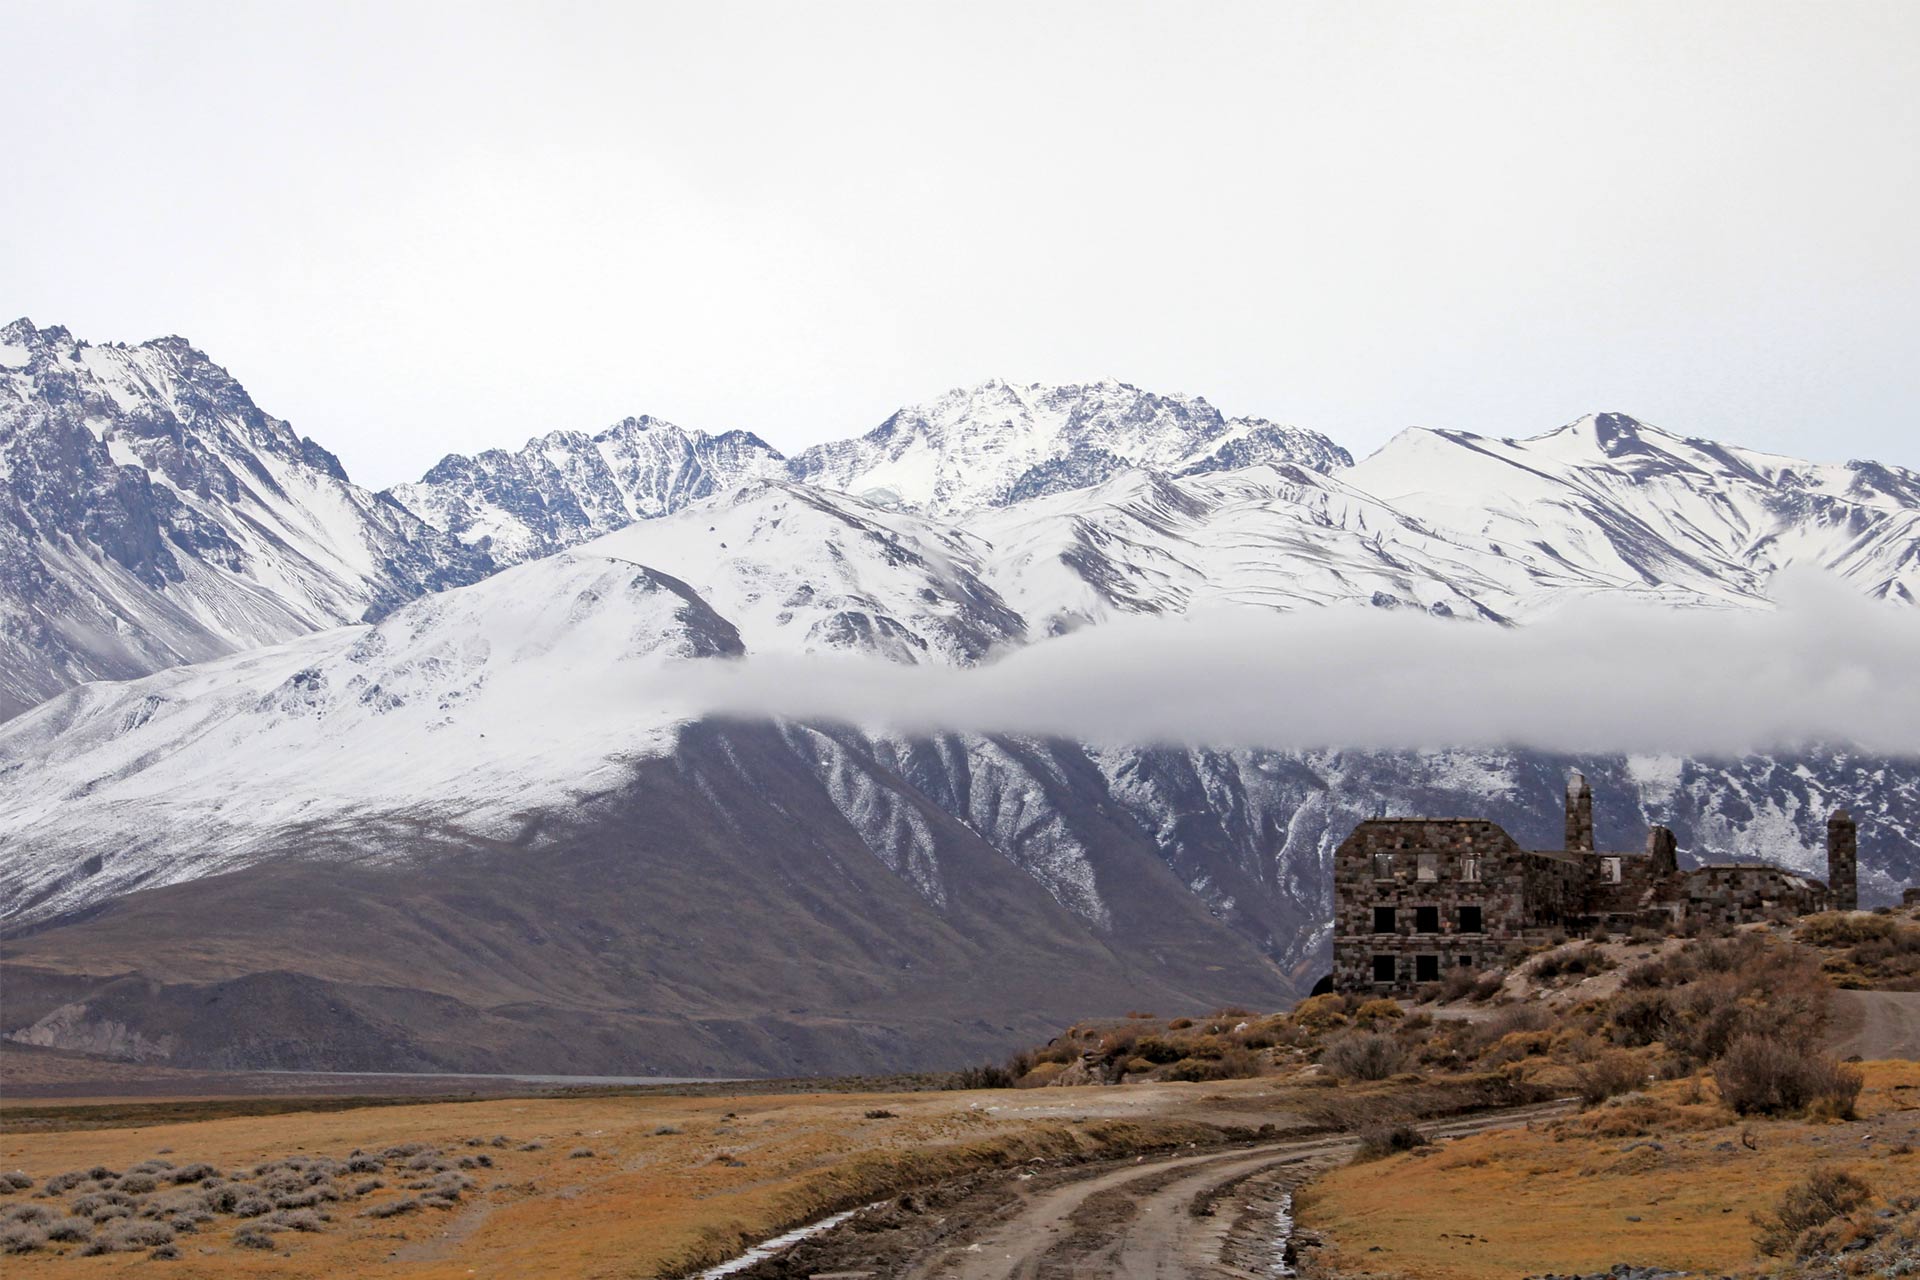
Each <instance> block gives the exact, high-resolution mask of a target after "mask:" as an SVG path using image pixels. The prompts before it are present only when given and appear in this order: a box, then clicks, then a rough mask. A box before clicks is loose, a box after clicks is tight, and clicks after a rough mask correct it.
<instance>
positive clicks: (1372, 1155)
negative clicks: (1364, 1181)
mask: <svg viewBox="0 0 1920 1280" xmlns="http://www.w3.org/2000/svg"><path fill="white" fill-rule="evenodd" d="M1426 1145H1427V1135H1426V1134H1424V1133H1422V1132H1420V1131H1419V1130H1418V1129H1416V1128H1414V1127H1413V1126H1412V1125H1410V1124H1383V1125H1373V1126H1371V1127H1370V1128H1366V1129H1362V1130H1361V1131H1360V1149H1359V1150H1358V1151H1356V1152H1354V1153H1353V1162H1354V1163H1355V1164H1359V1163H1361V1162H1363V1161H1366V1160H1380V1159H1384V1158H1385V1157H1387V1156H1390V1155H1396V1154H1398V1153H1399V1152H1402V1151H1411V1150H1413V1149H1414V1148H1415V1147H1424V1146H1426Z"/></svg>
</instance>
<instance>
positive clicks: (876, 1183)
mask: <svg viewBox="0 0 1920 1280" xmlns="http://www.w3.org/2000/svg"><path fill="white" fill-rule="evenodd" d="M1168 1088H1174V1086H1168ZM1131 1092H1132V1091H1129V1093H1131ZM1117 1093H1118V1091H1114V1090H1101V1089H1055V1090H1048V1091H1046V1094H1045V1095H1035V1094H1031V1093H1021V1094H1017V1095H1016V1094H1012V1093H1007V1092H994V1093H909V1094H811V1095H775V1096H740V1097H716V1098H688V1097H661V1096H647V1097H602V1098H522V1099H501V1100H495V1101H480V1102H462V1103H458V1104H444V1103H443V1104H424V1105H399V1106H382V1107H377V1108H368V1109H364V1110H350V1111H331V1112H298V1113H292V1114H281V1115H252V1116H231V1117H224V1118H219V1119H211V1120H195V1121H188V1122H182V1123H170V1124H162V1125H148V1126H144V1127H124V1128H102V1129H84V1130H74V1131H70V1132H61V1133H12V1134H7V1135H4V1136H0V1169H9V1170H10V1169H16V1168H18V1169H23V1170H25V1171H26V1172H27V1173H28V1174H30V1175H32V1176H33V1177H34V1178H35V1179H36V1181H37V1182H44V1181H45V1179H46V1178H47V1177H49V1176H50V1175H54V1174H58V1173H61V1172H64V1171H66V1170H69V1169H80V1168H86V1167H88V1166H90V1165H96V1164H104V1165H107V1166H109V1167H111V1168H117V1169H123V1168H125V1167H127V1166H128V1165H130V1164H134V1163H137V1162H139V1161H141V1160H143V1159H148V1158H151V1157H154V1156H155V1155H157V1154H159V1153H160V1152H162V1151H163V1150H164V1151H166V1152H167V1153H168V1154H167V1157H166V1158H168V1159H171V1160H173V1161H175V1162H187V1161H197V1160H206V1161H209V1162H211V1163H213V1164H215V1165H218V1166H220V1167H222V1168H235V1167H239V1166H243V1165H252V1164H255V1163H257V1162H260V1161H262V1160H269V1159H278V1158H281V1157H285V1156H292V1155H309V1156H318V1155H327V1156H334V1157H343V1156H345V1155H346V1154H347V1153H348V1152H350V1151H352V1150H354V1149H355V1148H362V1149H366V1150H370V1151H377V1150H379V1149H380V1148H382V1147H386V1146H390V1145H394V1144H398V1143H401V1142H425V1143H430V1144H433V1145H436V1146H440V1147H443V1148H446V1149H447V1151H448V1152H449V1153H450V1154H452V1155H454V1156H456V1157H457V1156H458V1155H461V1154H464V1153H466V1152H467V1150H468V1148H466V1147H464V1146H463V1145H462V1143H463V1142H464V1140H465V1139H467V1138H469V1137H483V1138H490V1137H492V1136H493V1135H495V1134H503V1135H505V1136H507V1137H508V1138H509V1139H510V1140H511V1145H508V1146H506V1147H500V1148H496V1147H492V1146H488V1147H486V1148H480V1150H484V1151H485V1152H486V1153H487V1154H488V1155H489V1156H491V1157H492V1159H493V1161H494V1164H495V1167H494V1168H492V1169H480V1170H474V1171H471V1172H472V1174H473V1176H475V1177H476V1178H477V1185H476V1186H475V1188H474V1189H473V1191H472V1192H470V1193H469V1195H468V1197H467V1199H466V1202H465V1203H462V1204H461V1205H460V1206H458V1207H457V1208H454V1209H452V1210H448V1211H423V1212H419V1213H413V1214H408V1215H405V1216H402V1217H394V1218H388V1219H380V1220H375V1219H369V1218H363V1217H359V1216H357V1215H358V1213H359V1210H360V1209H362V1208H365V1207H366V1206H368V1205H370V1204H375V1203H379V1202H381V1201H383V1200H386V1199H391V1198H394V1197H397V1196H399V1195H401V1194H404V1193H402V1192H400V1191H399V1190H397V1187H396V1186H395V1185H394V1184H397V1183H398V1182H399V1181H400V1180H401V1179H399V1178H396V1177H394V1176H391V1175H389V1176H388V1177H387V1181H388V1183H389V1184H390V1186H389V1188H388V1189H387V1190H383V1191H380V1192H377V1193H375V1194H373V1195H371V1196H368V1197H367V1198H366V1199H365V1200H363V1201H359V1202H352V1201H349V1202H347V1203H344V1204H340V1205H335V1206H333V1207H332V1208H333V1212H334V1214H335V1221H334V1222H333V1223H332V1224H330V1225H329V1226H328V1227H327V1229H326V1230H324V1231H322V1232H320V1233H317V1234H297V1235H296V1234H293V1233H288V1234H284V1235H278V1236H276V1237H275V1238H274V1239H275V1243H276V1246H277V1247H276V1251H274V1252H252V1251H246V1250H238V1249H236V1248H234V1247H233V1245H232V1241H231V1237H232V1235H233V1231H234V1228H235V1226H236V1225H238V1224H235V1223H233V1222H231V1221H228V1220H223V1221H222V1222H221V1223H220V1224H218V1225H217V1227H215V1228H214V1229H213V1230H210V1231H203V1232H202V1233H200V1234H194V1235H183V1236H181V1237H180V1238H179V1240H178V1241H177V1245H178V1247H179V1249H180V1251H181V1255H182V1261H181V1262H178V1263H174V1264H171V1265H172V1267H173V1268H174V1270H176V1271H178V1273H179V1274H182V1275H187V1274H191V1275H193V1276H195V1277H200V1276H206V1277H214V1278H218V1277H228V1276H233V1277H239V1276H248V1277H289V1278H290V1277H314V1276H329V1277H331V1276H342V1275H354V1276H361V1275H367V1276H379V1275H396V1276H402V1275H403V1276H408V1277H441V1276H446V1277H462V1278H464V1277H466V1276H469V1275H473V1274H480V1275H505V1276H516V1277H518V1276H528V1277H534V1276H568V1277H616V1276H617V1277H647V1276H654V1275H660V1274H670V1273H672V1272H673V1271H675V1270H676V1269H679V1268H684V1267H686V1266H690V1265H693V1264H699V1263H707V1262H712V1261H717V1260H720V1259H722V1258H725V1257H728V1256H731V1255H732V1254H734V1253H736V1252H738V1251H739V1249H740V1248H742V1247H744V1246H745V1245H746V1244H748V1243H751V1242H753V1241H756V1240H759V1239H762V1238H765V1237H766V1236H768V1235H771V1234H774V1233H776V1232H778V1231H779V1230H781V1229H783V1228H785V1227H787V1226H790V1225H794V1224H795V1223H798V1222H803V1221H808V1220H811V1219H812V1218H814V1217H818V1216H822V1215H824V1214H825V1213H828V1212H832V1211H833V1210H835V1209H838V1208H841V1207H845V1206H847V1205H850V1204H854V1203H861V1202H864V1201H866V1200H870V1199H874V1198H878V1197H880V1196H883V1195H885V1194H887V1193H889V1192H890V1191H892V1190H894V1189H896V1188H899V1187H902V1186H905V1185H910V1184H915V1183H920V1182H924V1181H926V1180H928V1179H931V1178H935V1177H944V1176H952V1175H954V1174H957V1173H963V1172H967V1171H970V1170H972V1169H976V1168H980V1167H986V1166H993V1165H999V1164H1005V1163H1010V1162H1014V1161H1022V1160H1027V1159H1031V1158H1035V1157H1063V1156H1072V1155H1117V1154H1121V1153H1123V1152H1127V1151H1131V1150H1138V1149H1148V1148H1152V1147H1155V1146H1161V1145H1172V1144H1175V1143H1185V1142H1188V1141H1207V1140H1211V1139H1217V1138H1218V1136H1219V1131H1218V1130H1217V1129H1211V1128H1207V1127H1205V1126H1203V1125H1200V1124H1197V1123H1194V1122H1191V1121H1183V1120H1179V1119H1160V1118H1142V1119H1139V1120H1132V1119H1128V1118H1126V1113H1132V1112H1136V1111H1137V1112H1138V1113H1139V1114H1140V1115H1142V1116H1143V1117H1151V1116H1152V1115H1153V1113H1154V1112H1155V1111H1157V1110H1159V1109H1160V1108H1158V1107H1138V1106H1135V1105H1132V1104H1123V1103H1122V1102H1121V1100H1120V1099H1119V1098H1118V1097H1117V1096H1116V1095H1117ZM1189 1093H1190V1091H1189ZM1122 1107H1124V1111H1123V1110H1122ZM989 1108H991V1110H989ZM1174 1109H1176V1110H1177V1109H1178V1108H1174ZM870 1110H885V1111H890V1112H892V1113H894V1114H893V1115H892V1116H891V1117H889V1118H883V1119H869V1118H868V1117H867V1116H866V1112H868V1111H870ZM663 1129H667V1130H677V1132H660V1130H663ZM533 1141H537V1142H541V1143H543V1144H544V1147H543V1149H541V1150H538V1151H521V1150H519V1149H518V1148H519V1147H520V1145H521V1144H523V1143H526V1142H533ZM581 1147H586V1148H590V1149H591V1150H592V1152H593V1155H591V1156H590V1157H583V1158H574V1157H572V1156H571V1154H570V1153H571V1152H572V1151H574V1150H575V1149H577V1148H581ZM20 1202H30V1203H43V1204H52V1203H54V1202H49V1201H32V1200H31V1199H30V1195H28V1196H22V1195H15V1196H11V1197H6V1198H5V1199H0V1205H4V1204H8V1203H20ZM154 1265H157V1264H154V1263H150V1262H149V1261H148V1260H147V1258H146V1255H145V1253H131V1254H118V1255H109V1256H105V1257H95V1258H88V1259H76V1258H74V1257H72V1256H71V1249H68V1250H66V1251H65V1255H64V1256H63V1255H62V1254H59V1253H54V1252H39V1253H33V1254H26V1255H21V1256H17V1257H10V1258H8V1259H7V1260H6V1273H7V1276H8V1280H32V1278H33V1277H54V1276H59V1275H65V1274H79V1273H82V1272H85V1273H88V1274H105V1273H109V1272H111V1273H118V1272H119V1271H121V1270H124V1269H127V1268H136V1269H137V1268H141V1267H148V1268H151V1267H152V1266H154ZM169 1274H172V1272H169Z"/></svg>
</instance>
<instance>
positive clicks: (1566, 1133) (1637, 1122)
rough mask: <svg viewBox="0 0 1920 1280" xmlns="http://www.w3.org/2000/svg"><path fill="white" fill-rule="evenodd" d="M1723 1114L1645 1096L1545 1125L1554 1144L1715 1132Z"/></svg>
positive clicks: (1609, 1103) (1725, 1121)
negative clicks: (1591, 1139)
mask: <svg viewBox="0 0 1920 1280" xmlns="http://www.w3.org/2000/svg"><path fill="white" fill-rule="evenodd" d="M1726 1123H1727V1120H1726V1113H1725V1112H1722V1111H1709V1110H1706V1109H1692V1110H1690V1109H1687V1108H1684V1107H1676V1106H1674V1105H1673V1104H1672V1103H1668V1102H1661V1101H1659V1100H1658V1099H1655V1098H1648V1097H1645V1096H1638V1097H1636V1096H1631V1095H1629V1096H1624V1097H1619V1098H1615V1099H1614V1100H1612V1101H1610V1102H1607V1103H1604V1104H1602V1105H1600V1106H1597V1107H1593V1108H1591V1109H1590V1110H1586V1111H1582V1112H1580V1113H1579V1114H1578V1115H1573V1116H1568V1117H1567V1118H1566V1119H1564V1120H1556V1121H1554V1122H1553V1123H1552V1124H1550V1125H1548V1126H1547V1131H1548V1132H1549V1133H1551V1134H1552V1135H1553V1138H1554V1141H1555V1142H1564V1141H1566V1140H1567V1139H1569V1138H1644V1137H1647V1136H1648V1135H1650V1134H1663V1133H1687V1132H1692V1131H1695V1130H1700V1129H1717V1128H1720V1127H1721V1126H1722V1125H1724V1124H1726Z"/></svg>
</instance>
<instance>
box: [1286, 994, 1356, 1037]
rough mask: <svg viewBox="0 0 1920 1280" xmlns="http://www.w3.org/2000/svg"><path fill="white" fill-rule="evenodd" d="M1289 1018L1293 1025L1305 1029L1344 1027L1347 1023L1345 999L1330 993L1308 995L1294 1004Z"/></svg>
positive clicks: (1328, 1029) (1325, 1029) (1318, 1029)
mask: <svg viewBox="0 0 1920 1280" xmlns="http://www.w3.org/2000/svg"><path fill="white" fill-rule="evenodd" d="M1291 1020H1292V1022H1293V1024H1294V1025H1295V1026H1298V1027H1301V1028H1304V1029H1305V1030H1307V1031H1330V1030H1332V1029H1333V1028H1335V1027H1344V1026H1346V1025H1347V999H1346V997H1345V996H1341V995H1334V994H1331V993H1329V994H1327V995H1324V996H1310V997H1308V998H1307V999H1305V1000H1302V1001H1301V1002H1300V1003H1299V1004H1297V1005H1295V1006H1294V1008H1293V1013H1292V1015H1291Z"/></svg>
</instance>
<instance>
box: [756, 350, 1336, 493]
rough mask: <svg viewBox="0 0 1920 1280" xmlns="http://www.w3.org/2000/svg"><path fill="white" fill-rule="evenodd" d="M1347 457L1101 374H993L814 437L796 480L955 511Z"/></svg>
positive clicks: (1327, 444)
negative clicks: (1136, 477) (1098, 378)
mask: <svg viewBox="0 0 1920 1280" xmlns="http://www.w3.org/2000/svg"><path fill="white" fill-rule="evenodd" d="M1255 463H1291V464H1294V465H1297V466H1301V467H1306V468H1309V469H1312V470H1318V471H1333V470H1336V469H1338V468H1340V467H1345V466H1351V465H1352V463H1353V458H1352V456H1351V455H1349V454H1348V453H1347V451H1346V450H1345V449H1342V448H1341V447H1340V446H1339V445H1337V444H1335V443H1333V441H1331V440H1329V439H1327V438H1326V437H1325V436H1323V435H1320V434H1318V433H1317V432H1312V431H1303V430H1301V429H1299V428H1297V427H1285V426H1280V425H1278V424H1276V423H1272V422H1266V421H1263V420H1261V419H1258V418H1233V419H1229V418H1226V417H1223V416H1222V415H1221V413H1220V411H1219V410H1218V409H1215V408H1214V407H1213V406H1212V405H1210V404H1208V403H1207V402H1206V401H1205V400H1203V399H1201V398H1199V397H1197V396H1180V395H1158V394H1156V393H1154V392H1151V391H1142V390H1141V389H1140V388H1138V387H1134V386H1129V385H1128V384H1126V383H1124V382H1114V381H1111V380H1108V381H1103V382H1094V383H1087V384H1084V385H1077V386H1044V385H1040V384H1032V385H1028V386H1015V385H1013V384H1011V383H1007V382H1001V381H999V380H995V381H991V382H986V383H983V384H981V385H980V386H977V387H973V388H971V389H966V390H957V391H950V392H948V393H947V394H946V395H944V396H941V397H940V398H939V399H938V400H934V401H931V402H930V403H927V404H923V405H914V406H911V407H909V408H905V409H902V410H900V411H899V412H898V413H896V414H894V415H893V416H892V417H891V418H888V419H887V420H886V421H885V422H883V423H881V424H880V425H879V426H877V427H875V428H874V429H873V430H872V431H869V432H867V434H865V435H863V436H861V437H859V438H858V439H854V440H841V441H836V442H834V443H832V444H822V445H815V446H814V447H813V448H811V449H808V450H806V451H805V452H804V453H802V454H801V455H800V456H799V457H798V458H796V459H794V474H795V476H796V478H798V479H801V480H804V481H806V482H808V483H809V484H816V485H822V486H825V487H827V488H832V489H839V490H842V491H844V492H847V493H851V494H854V495H856V496H858V497H861V498H864V499H866V500H867V501H869V502H873V503H876V504H878V505H885V506H900V507H906V508H909V509H911V510H915V511H922V512H926V513H928V514H932V515H944V516H955V515H958V514H961V513H964V512H969V511H978V510H980V509H982V508H987V507H1001V506H1006V505H1008V504H1009V503H1015V502H1021V501H1023V500H1025V499H1028V498H1037V497H1043V496H1045V495H1047V494H1053V493H1065V492H1069V491H1071V490H1075V489H1085V488H1087V487H1089V486H1090V485H1095V484H1098V483H1100V482H1101V481H1103V480H1106V479H1108V478H1110V477H1112V476H1114V475H1115V474H1117V473H1119V472H1121V471H1124V470H1126V469H1128V468H1130V467H1145V468H1149V469H1151V470H1154V471H1159V472H1164V473H1166V474H1168V475H1176V476H1177V475H1190V474H1196V473H1199V472H1206V471H1221V470H1228V469H1232V468H1236V467H1245V466H1251V465H1253V464H1255Z"/></svg>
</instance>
